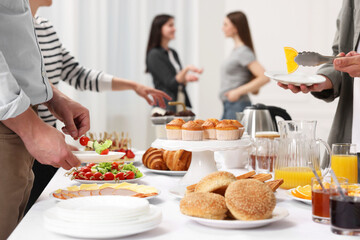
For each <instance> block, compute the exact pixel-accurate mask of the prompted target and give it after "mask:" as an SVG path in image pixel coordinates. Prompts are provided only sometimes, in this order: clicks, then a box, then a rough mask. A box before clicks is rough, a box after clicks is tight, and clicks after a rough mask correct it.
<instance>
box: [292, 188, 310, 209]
mask: <svg viewBox="0 0 360 240" xmlns="http://www.w3.org/2000/svg"><path fill="white" fill-rule="evenodd" d="M294 189H295V188H292V189H289V190H287V191H286V193H287V195H288V197H290V198H291V199H293V200H296V201H300V202H303V203H306V204H309V205H311V200H309V199H305V198H299V197H296V196H294V195H292V194H291V191H292V190H294Z"/></svg>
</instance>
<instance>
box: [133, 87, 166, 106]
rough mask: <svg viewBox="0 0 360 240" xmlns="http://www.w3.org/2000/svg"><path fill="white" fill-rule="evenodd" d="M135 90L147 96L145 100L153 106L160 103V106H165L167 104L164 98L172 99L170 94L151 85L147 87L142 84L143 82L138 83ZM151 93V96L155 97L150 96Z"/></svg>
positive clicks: (140, 94)
mask: <svg viewBox="0 0 360 240" xmlns="http://www.w3.org/2000/svg"><path fill="white" fill-rule="evenodd" d="M134 91H135V92H136V93H137V95H139V96H140V97H143V98H145V100H146V101H147V102H148V104H149V105H151V106H154V105H159V107H161V108H165V107H166V104H165V101H164V98H165V99H167V100H169V101H170V100H171V99H172V98H171V97H170V96H169V95H167V94H166V93H164V92H163V91H160V90H157V89H154V88H151V87H147V86H145V85H142V84H137V85H136V87H135V88H134ZM149 95H151V97H152V98H153V99H151V98H150V97H149Z"/></svg>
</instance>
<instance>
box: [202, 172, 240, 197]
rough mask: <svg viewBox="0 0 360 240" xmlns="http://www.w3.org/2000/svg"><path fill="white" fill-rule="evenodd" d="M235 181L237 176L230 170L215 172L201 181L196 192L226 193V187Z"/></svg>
mask: <svg viewBox="0 0 360 240" xmlns="http://www.w3.org/2000/svg"><path fill="white" fill-rule="evenodd" d="M234 181H236V177H235V176H234V174H232V173H230V172H225V171H218V172H213V173H210V174H209V175H207V176H205V177H203V178H202V179H201V180H200V181H199V183H198V184H197V185H196V187H195V192H214V193H218V194H221V195H224V194H225V190H226V188H227V187H228V186H229V184H230V183H232V182H234Z"/></svg>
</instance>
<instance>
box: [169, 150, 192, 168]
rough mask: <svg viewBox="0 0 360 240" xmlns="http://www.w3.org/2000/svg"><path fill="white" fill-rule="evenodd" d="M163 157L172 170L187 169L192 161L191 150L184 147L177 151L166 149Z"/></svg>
mask: <svg viewBox="0 0 360 240" xmlns="http://www.w3.org/2000/svg"><path fill="white" fill-rule="evenodd" d="M163 158H164V161H165V163H166V165H167V167H168V168H169V169H170V170H171V171H186V170H188V168H189V166H190V163H191V152H188V151H185V150H183V149H180V150H177V151H164V154H163Z"/></svg>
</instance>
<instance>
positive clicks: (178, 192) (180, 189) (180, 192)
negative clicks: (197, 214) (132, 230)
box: [169, 185, 186, 198]
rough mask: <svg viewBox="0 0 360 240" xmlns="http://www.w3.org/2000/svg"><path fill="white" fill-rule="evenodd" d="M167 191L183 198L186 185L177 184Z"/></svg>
mask: <svg viewBox="0 0 360 240" xmlns="http://www.w3.org/2000/svg"><path fill="white" fill-rule="evenodd" d="M169 193H170V194H171V195H173V196H174V197H176V198H183V197H184V196H185V193H186V186H182V185H178V186H175V187H172V188H170V189H169Z"/></svg>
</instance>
